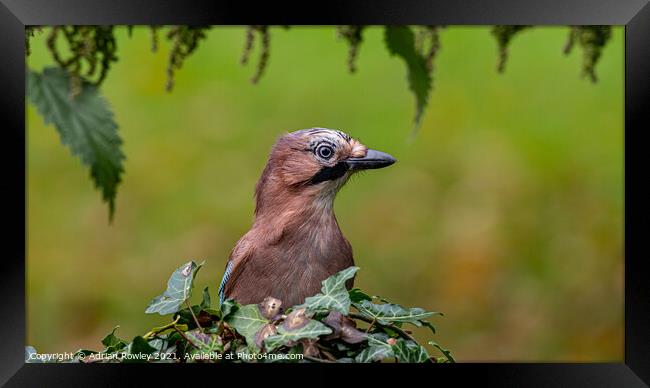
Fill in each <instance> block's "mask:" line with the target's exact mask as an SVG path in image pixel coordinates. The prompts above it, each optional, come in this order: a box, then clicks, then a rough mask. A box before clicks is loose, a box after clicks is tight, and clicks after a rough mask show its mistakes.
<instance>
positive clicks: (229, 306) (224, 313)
mask: <svg viewBox="0 0 650 388" xmlns="http://www.w3.org/2000/svg"><path fill="white" fill-rule="evenodd" d="M237 309H239V304H237V302H235V301H234V300H233V299H226V300H224V301H223V303H222V304H221V306H220V310H221V319H226V317H228V315H230V314H232V313H234V312H235V311H237Z"/></svg>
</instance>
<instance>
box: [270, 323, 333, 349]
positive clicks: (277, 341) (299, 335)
mask: <svg viewBox="0 0 650 388" xmlns="http://www.w3.org/2000/svg"><path fill="white" fill-rule="evenodd" d="M330 333H332V330H331V329H330V328H329V327H327V326H325V325H323V324H322V323H320V322H318V321H316V320H313V319H310V320H309V322H307V324H306V325H303V326H300V327H298V328H296V329H293V330H291V329H288V328H286V327H285V325H281V326H279V327H278V334H275V335H270V336H268V337H266V338H265V339H264V345H265V347H266V350H267V351H271V350H273V349H275V348H278V347H280V346H284V345H287V344H289V343H291V342H293V341H298V340H300V339H303V338H318V336H320V335H326V334H330Z"/></svg>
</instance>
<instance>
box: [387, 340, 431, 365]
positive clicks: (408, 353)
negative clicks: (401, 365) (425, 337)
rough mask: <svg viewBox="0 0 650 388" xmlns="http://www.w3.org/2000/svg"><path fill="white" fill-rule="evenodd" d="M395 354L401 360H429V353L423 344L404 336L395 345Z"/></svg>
mask: <svg viewBox="0 0 650 388" xmlns="http://www.w3.org/2000/svg"><path fill="white" fill-rule="evenodd" d="M393 354H394V355H395V358H396V359H397V361H399V362H426V361H428V360H429V354H428V353H427V350H426V349H425V348H424V347H423V346H420V345H418V344H416V343H415V342H413V341H407V340H404V339H402V338H400V339H398V340H397V343H395V345H393Z"/></svg>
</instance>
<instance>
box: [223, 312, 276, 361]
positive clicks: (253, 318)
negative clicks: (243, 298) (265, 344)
mask: <svg viewBox="0 0 650 388" xmlns="http://www.w3.org/2000/svg"><path fill="white" fill-rule="evenodd" d="M225 320H226V323H228V324H229V325H230V326H231V327H232V328H233V329H235V330H236V331H237V333H239V334H241V335H242V336H244V338H246V344H248V346H249V347H250V348H252V349H255V350H259V349H258V347H257V345H255V335H256V334H257V332H258V331H259V330H260V329H261V328H262V327H263V326H264V325H266V324H267V323H269V321H268V320H267V319H266V318H264V317H263V316H262V313H261V312H260V309H259V308H258V307H257V305H256V304H248V305H246V306H241V307H240V308H239V309H238V310H237V311H235V312H234V313H232V314H231V315H229V316H228V317H227V318H225Z"/></svg>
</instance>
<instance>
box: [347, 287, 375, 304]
mask: <svg viewBox="0 0 650 388" xmlns="http://www.w3.org/2000/svg"><path fill="white" fill-rule="evenodd" d="M348 294H349V295H350V301H352V303H361V302H362V301H364V300H372V297H371V296H370V295H368V294H366V293H365V292H363V291H361V290H360V289H358V288H353V289H351V290H350V291H348Z"/></svg>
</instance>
